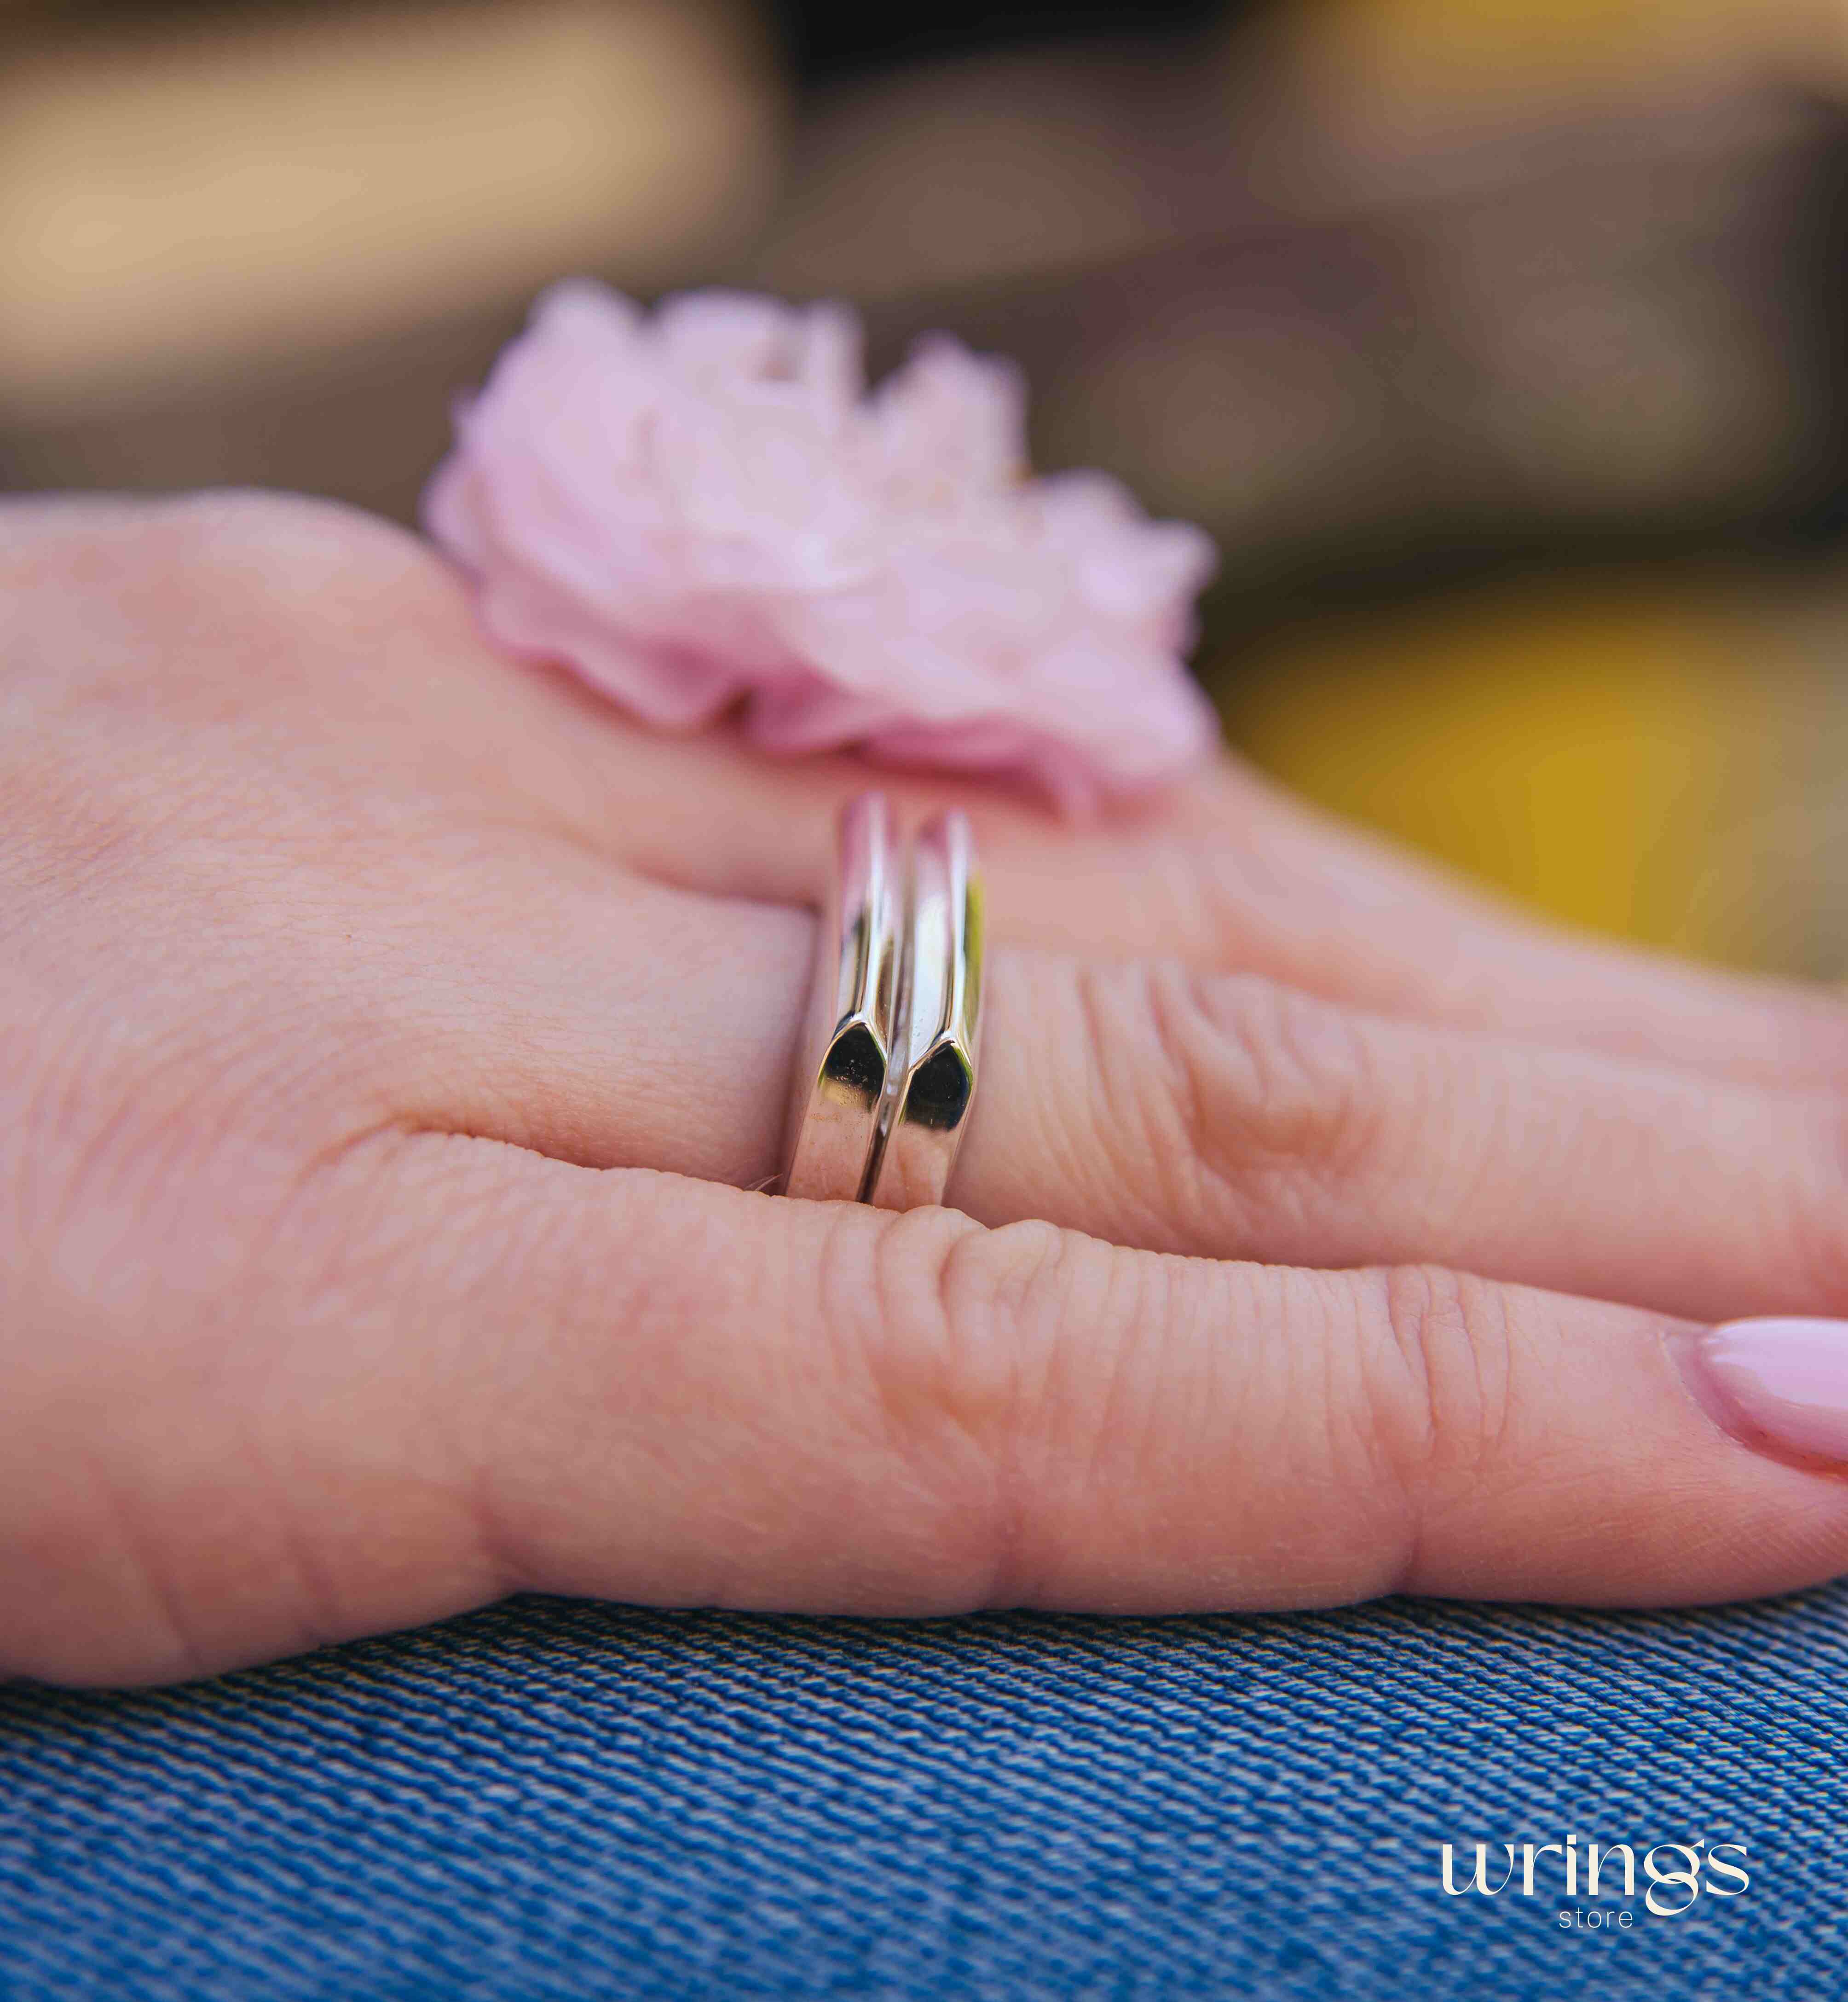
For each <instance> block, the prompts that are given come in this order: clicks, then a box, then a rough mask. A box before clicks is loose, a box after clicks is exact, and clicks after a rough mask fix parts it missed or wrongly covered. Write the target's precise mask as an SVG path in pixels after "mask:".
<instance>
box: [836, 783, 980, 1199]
mask: <svg viewBox="0 0 1848 2002" xmlns="http://www.w3.org/2000/svg"><path fill="white" fill-rule="evenodd" d="M981 1041H982V884H981V879H980V878H979V877H978V876H977V874H976V873H975V842H974V840H973V839H972V838H971V835H970V832H969V823H968V821H966V820H964V818H963V817H962V815H961V814H959V813H947V814H940V815H939V816H938V817H937V818H936V819H935V820H933V821H930V822H929V823H928V825H926V826H925V827H924V828H922V830H921V831H920V832H919V835H918V838H917V839H916V841H915V842H914V843H913V844H912V855H911V868H910V871H909V875H908V882H907V884H906V895H905V949H904V951H903V953H902V955H901V961H900V968H899V989H898V1026H897V1033H896V1035H895V1038H894V1046H893V1048H894V1056H893V1062H892V1063H891V1066H889V1068H888V1074H887V1080H886V1093H885V1103H884V1106H883V1107H881V1109H880V1120H879V1132H878V1135H877V1137H876V1138H875V1139H874V1141H873V1154H872V1158H871V1159H870V1160H869V1161H868V1163H867V1164H866V1187H865V1190H864V1192H863V1193H864V1199H865V1200H866V1202H872V1203H877V1205H879V1207H880V1209H919V1208H920V1207H921V1206H922V1205H924V1204H926V1203H939V1202H942V1201H943V1191H945V1190H946V1189H947V1188H948V1187H949V1185H950V1170H951V1169H952V1168H953V1167H954V1166H955V1165H956V1152H957V1148H958V1147H959V1146H961V1143H962V1137H963V1131H964V1128H965V1127H966V1126H967V1125H968V1120H969V1109H970V1107H971V1106H972V1105H973V1104H975V1066H976V1059H977V1056H978V1052H979V1048H980V1045H981Z"/></svg>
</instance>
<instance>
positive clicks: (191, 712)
mask: <svg viewBox="0 0 1848 2002" xmlns="http://www.w3.org/2000/svg"><path fill="white" fill-rule="evenodd" d="M865 783H866V773H865V771H864V769H863V768H859V767H856V766H854V765H853V763H852V762H849V761H845V760H843V761H836V762H811V763H807V764H804V765H802V766H772V765H770V764H769V763H767V762H763V761H762V760H760V759H757V758H755V757H754V756H753V755H751V754H750V753H749V752H748V751H746V750H745V749H744V748H742V747H741V746H740V745H738V744H737V743H736V742H735V741H733V740H732V739H731V738H730V737H729V736H727V734H724V733H723V732H720V733H714V734H708V735H706V736H705V737H703V738H698V739H685V740H675V739H668V738H661V737H657V736H652V735H647V734H642V733H640V732H637V731H633V730H632V729H630V728H629V727H627V726H626V724H624V723H623V721H622V719H621V718H620V717H619V716H618V715H616V714H615V713H614V712H613V711H612V710H609V709H608V708H607V707H605V706H601V705H598V704H597V703H594V702H592V701H591V699H588V698H587V697H586V696H584V695H583V694H581V692H578V691H577V689H575V688H574V686H573V685H570V683H568V682H567V681H565V680H564V679H563V678H562V677H559V676H555V675H550V674H547V673H545V672H542V671H534V670H530V669H527V668H520V667H517V666H511V665H510V664H508V663H507V662H506V661H504V660H502V659H500V658H498V657H495V656H494V655H493V654H491V653H490V651H489V650H487V649H486V647H484V646H483V644H482V643H481V642H480V640H479V639H478V638H477V637H476V634H475V633H474V631H473V630H472V625H471V621H470V617H469V606H468V602H467V598H466V595H465V591H463V589H462V587H461V586H460V585H459V583H458V582H457V581H456V580H455V577H453V575H452V574H451V573H450V572H448V570H445V568H444V567H443V566H442V565H441V563H438V561H437V560H436V559H434V557H433V556H431V554H430V553H428V552H427V550H426V549H424V548H423V547H422V546H420V544H418V543H417V542H415V541H414V540H413V539H411V538H410V537H407V536H406V535H403V534H401V533H399V532H397V531H396V530H393V529H391V528H387V527H385V526H384V525H381V524H379V523H377V522H375V521H369V520H368V519H366V518H363V517H361V516H358V515H355V514H349V513H347V512H344V511H340V510H336V509H333V508H331V507H325V506H323V505H320V504H311V503H308V502H304V501H290V500H284V499H281V498H277V497H251V496H214V497H204V498H201V499H197V500H192V501H184V502H178V503H173V502H169V503H164V504H158V505H135V504H127V503H119V504H118V503H109V504H97V503H89V502H84V503H77V502H68V503H58V504H44V503H36V504H10V505H9V506H8V507H4V508H0V1671H5V1672H12V1673H16V1674H25V1675H31V1676H43V1677H48V1678H53V1679H61V1680H68V1681H72V1682H79V1683H138V1682H146V1681H155V1680H161V1679H172V1678H176V1677H181V1676H190V1675H195V1674H199V1673H202V1672H209V1671H212V1670H216V1669H223V1668H225V1667H228V1666H230V1665H234V1664H237V1663H240V1662H252V1661H256V1660H259V1659H262V1658H267V1657H270V1656H273V1655H279V1654H282V1653H285V1652H288V1651H291V1650H295V1649H298V1648H306V1647H309V1646H312V1645H314V1644H317V1643H320V1642H325V1641H333V1640H337V1639H340V1638H344V1637H348V1636H352V1635H356V1634H363V1633H366V1632H369V1631H377V1630H379V1629H382V1628H387V1627H398V1626H404V1625H409V1624H413V1623H417V1622H419V1621H423V1620H430V1619H433V1618H436V1617H440V1616H442V1615H444V1614H447V1613H452V1612H454V1611H456V1610H459V1609H462V1608H464V1607H466V1606H472V1605H475V1604H478V1603H482V1602H483V1601H485V1600H487V1599H492V1598H494V1597H496V1596H499V1595H500V1594H503V1593H505V1592H509V1591H513V1590H517V1589H540V1590H546V1591H554V1592H581V1593H591V1594H598V1595H603V1596H612V1597H616V1598H621V1599H629V1600H635V1601H647V1602H650V1603H661V1604H674V1605H691V1604H706V1603H717V1604H724V1605H728V1606H757V1607H776V1608H782V1609H796V1610H826V1611H831V1612H843V1611H844V1612H849V1613H882V1614H896V1613H908V1614H917V1613H946V1612H950V1611H954V1610H962V1609H966V1608H970V1607H974V1606H992V1605H1033V1606H1058V1607H1082V1608H1093V1609H1102V1610H1123V1611H1137V1612H1148V1611H1154V1610H1181V1609H1198V1608H1207V1607H1227V1608H1234V1607H1246V1608H1256V1607H1278V1606H1307V1605H1320V1604H1327V1603H1334V1602H1338V1601H1342V1600H1348V1599H1357V1598H1361V1597H1365V1596H1369V1595H1372V1594H1376V1593H1379V1592H1388V1591H1393V1590H1409V1591H1413V1592H1428V1593H1454V1594H1467V1595H1473V1596H1485V1597H1503V1596H1508V1597H1521V1598H1542V1599H1562V1600H1575V1601H1583V1602H1590V1603H1665V1602H1672V1601H1682V1600H1691V1599H1719V1598H1728V1597H1736V1596H1745V1595H1749V1594H1753V1593H1759V1592H1770V1591H1774V1590H1779V1589H1785V1588H1787V1587H1790V1586H1794V1585H1801V1584H1804V1583H1807V1582H1812V1581H1815V1580H1817V1579H1820V1578H1824V1577H1826V1576H1829V1575H1832V1574H1833V1573H1835V1572H1837V1571H1840V1570H1843V1569H1844V1568H1848V1485H1844V1484H1843V1483H1842V1482H1841V1481H1839V1480H1838V1479H1837V1478H1836V1477H1835V1476H1834V1475H1833V1474H1832V1472H1831V1471H1829V1470H1826V1469H1819V1468H1816V1467H1796V1466H1792V1465H1788V1464H1785V1463H1781V1462H1780V1461H1779V1460H1774V1459H1772V1458H1770V1457H1766V1456H1764V1455H1763V1454H1762V1453H1759V1452H1756V1451H1754V1450H1753V1449H1751V1448H1750V1447H1749V1446H1746V1445H1744V1444H1742V1443H1740V1442H1737V1441H1735V1439H1731V1438H1729V1437H1728V1435H1726V1434H1725V1433H1724V1432H1723V1431H1722V1430H1721V1428H1720V1427H1719V1426H1718V1425H1717V1424H1716V1423H1715V1422H1714V1420H1713V1418H1710V1416H1709V1415H1708V1411H1707V1408H1705V1407H1703V1404H1702V1403H1701V1401H1700V1400H1699V1399H1698V1398H1697V1397H1696V1396H1694V1395H1693V1394H1692V1393H1690V1391H1689V1388H1688V1385H1687V1382H1686V1379H1685V1378H1684V1375H1683V1371H1682V1366H1681V1362H1680V1361H1679V1360H1678V1357H1679V1356H1680V1355H1682V1353H1683V1352H1685V1350H1686V1348H1687V1345H1689V1344H1690V1343H1691V1342H1692V1341H1694V1339H1695V1338H1696V1327H1697V1326H1698V1324H1701V1323H1704V1322H1710V1321H1714V1320H1721V1319H1724V1318H1727V1317H1732V1316H1735V1315H1739V1314H1745V1313H1822V1314H1827V1313H1841V1312H1843V1311H1844V1310H1848V1201H1845V1200H1844V1196H1845V1195H1848V1189H1845V1187H1844V1160H1845V1159H1848V1156H1845V1155H1844V1151H1843V1081H1844V1079H1848V1011H1845V1010H1843V1007H1842V1006H1840V1005H1839V1003H1836V1001H1835V1000H1834V999H1831V998H1829V997H1827V996H1822V995H1818V994H1811V993H1806V992H1801V991H1797V990H1794V989H1780V988H1777V987H1773V986H1770V985H1758V984H1755V983H1752V982H1745V981H1742V980H1735V979H1731V978H1724V977H1721V976H1718V975H1712V974H1707V973H1701V972H1696V971H1693V970H1691V969H1685V968H1678V967H1675V966H1672V965H1669V964H1665V963H1661V962H1658V961H1652V960H1649V959H1645V958H1643V957H1638V956H1635V955H1631V954H1625V953H1623V952H1620V951H1616V950H1611V949H1609V948H1606V947H1595V946H1592V945H1590V944H1588V943H1583V942H1581V941H1578V940H1571V939H1567V938H1563V937H1560V936H1553V935H1551V934H1548V933H1544V932H1543V931H1540V930H1539V929H1536V928H1534V927H1532V926H1528V925H1526V924H1524V923H1522V922H1520V921H1518V920H1517V919H1515V918H1513V917H1512V916H1509V915H1508V913H1506V912H1503V911H1501V909H1498V908H1496V907H1494V906H1493V905H1489V904H1487V903H1486V902H1482V901H1480V900H1479V899H1477V898H1473V897H1472V896H1470V895H1466V894H1465V893H1464V892H1463V891H1459V889H1457V888H1455V887H1453V886H1452V885H1450V884H1448V883H1445V882H1443V881H1440V880H1438V878H1436V877H1435V876H1433V875H1431V874H1428V873H1427V872H1425V871H1424V870H1421V869H1418V868H1417V867H1414V866H1412V865H1411V864H1410V863H1407V862H1406V861H1405V860H1402V859H1400V858H1398V857H1396V856H1392V855H1389V854H1387V853H1384V852H1383V851H1381V850H1379V849H1376V848H1375V847H1372V846H1369V845H1368V844H1366V843H1365V842H1362V841H1361V840H1359V839H1358V838H1357V837H1355V836H1354V835H1350V834H1348V833H1346V832H1341V831H1339V830H1337V829H1335V828H1331V827H1330V826H1328V825H1324V824H1323V823H1322V822H1320V821H1318V820H1317V819H1316V818H1314V817H1313V816H1312V815H1310V814H1308V813H1307V812H1306V811H1305V810H1304V809H1303V808H1302V807H1300V806H1299V805H1297V804H1293V803H1292V802H1290V801H1288V800H1285V799H1281V798H1279V797H1277V796H1275V795H1274V793H1271V792H1270V791H1269V790H1267V789H1266V788H1265V787H1263V786H1262V785H1261V784H1260V783H1259V782H1258V781H1257V780H1255V779H1254V778H1253V777H1252V776H1250V774H1248V773H1243V772H1242V771H1240V770H1239V769H1237V768H1236V767H1235V766H1230V765H1227V766H1222V768H1221V769H1218V770H1216V771H1215V772H1213V773H1209V774H1207V775H1205V776H1202V777H1201V778H1200V779H1199V780H1198V781H1197V782H1195V783H1192V784H1191V785H1190V786H1188V787H1186V788H1184V790H1182V791H1181V792H1180V793H1179V794H1178V795H1177V796H1175V797H1172V798H1170V799H1169V800H1166V801H1165V802H1163V804H1160V805H1159V806H1149V807H1143V808H1142V809H1139V810H1138V811H1135V812H1133V813H1128V814H1123V815H1121V816H1119V817H1118V818H1115V819H1114V820H1113V821H1111V822H1109V823H1107V824H1106V825H1100V826H1097V827H1093V828H1086V829H1084V830H1081V831H1078V832H1074V831H1072V830H1071V829H1069V828H1065V827H1064V826H1062V825H1059V824H1058V823H1056V822H1055V821H1052V820H1051V819H1050V818H1048V817H1047V816H1046V815H1045V814H1044V813H1043V812H1042V811H1040V810H1039V809H1038V808H1037V807H1035V806H1034V805H1033V804H1031V803H1030V802H1028V801H1026V800H1021V799H1018V798H1013V797H1006V796H1004V795H1001V794H999V793H994V792H991V791H986V790H980V789H975V788H962V787H954V786H948V785H942V784H938V783H934V782H929V783H927V782H926V781H923V780H906V779H903V778H895V779H894V780H892V781H891V784H890V787H889V790H891V792H892V793H893V795H894V803H895V804H896V805H897V807H898V810H899V812H900V814H901V818H911V817H912V816H913V815H915V814H917V813H919V812H920V811H922V810H923V809H924V808H925V807H926V806H929V805H932V804H938V803H940V802H942V801H943V800H949V799H954V800H958V801H959V802H960V803H961V804H964V805H965V806H966V807H968V810H969V811H970V812H971V814H972V816H973V817H974V818H975V822H976V828H977V835H978V841H979V842H980V843H981V846H982V853H983V856H984V860H985V866H986V870H987V874H988V877H989V885H990V892H991V897H990V907H991V912H992V932H993V936H994V938H995V949H994V950H993V953H992V959H991V964H990V982H991V985H990V989H989V997H990V998H989V1024H988V1031H987V1042H986V1048H985V1063H986V1067H985V1073H984V1078H983V1083H982V1093H981V1096H980V1097H979V1099H978V1105H977V1110H976V1112H975V1115H974V1125H973V1128H972V1131H971V1134H970V1136H969V1139H968V1142H967V1144H966V1146H965V1148H964V1154H963V1157H962V1160H961V1162H960V1163H959V1165H958V1169H957V1177H956V1180H955V1181H954V1184H953V1186H952V1188H951V1190H950V1197H951V1200H952V1202H953V1204H954V1207H953V1208H950V1209H942V1210H929V1211H920V1212H914V1213H912V1214H911V1215H905V1216H900V1217H893V1216H889V1215H884V1214H883V1213H880V1212H873V1211H870V1210H868V1209H863V1208H860V1207H859V1206H856V1205H814V1204H806V1203H795V1202H786V1201H782V1200H779V1199H777V1198H773V1197H770V1196H767V1195H760V1194H753V1193H751V1192H750V1191H751V1188H752V1186H753V1185H754V1184H760V1183H762V1181H765V1179H767V1178H768V1177H770V1176H771V1175H772V1174H774V1173H775V1171H776V1165H777V1162H776V1155H777V1148H778V1143H779V1132H780V1124H781V1118H782V1110H783V1093H784V1090H785V1081H786V1078H787V1076H788V1075H789V1070H790V1063H791V1060H792V1057H793V1052H794V1048H795V1046H796V1043H797V1034H798V1028H799V1024H800V1017H801V1012H802V1006H803V1001H804V992H805V989H806V986H807V978H808V968H809V964H810V956H811V949H812V943H813V939H812V927H813V922H814V921H813V919H812V918H811V916H809V914H808V911H807V905H808V904H809V902H811V900H813V899H814V898H815V897H816V896H817V895H818V892H819V890H820V887H821V882H822V880H823V876H824V873H825V867H826V863H827V848H828V841H829V838H830V836H829V824H830V821H831V818H832V811H833V809H834V807H835V806H836V805H837V804H839V801H840V800H842V798H844V797H846V795H847V794H848V793H849V792H850V791H852V790H857V789H859V787H863V785H864V784H865Z"/></svg>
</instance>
